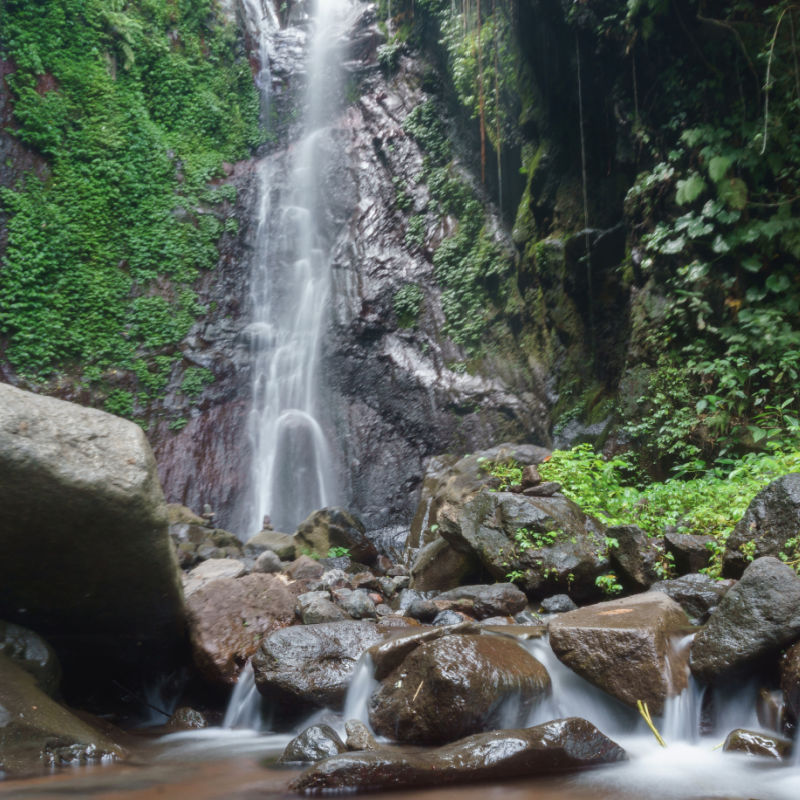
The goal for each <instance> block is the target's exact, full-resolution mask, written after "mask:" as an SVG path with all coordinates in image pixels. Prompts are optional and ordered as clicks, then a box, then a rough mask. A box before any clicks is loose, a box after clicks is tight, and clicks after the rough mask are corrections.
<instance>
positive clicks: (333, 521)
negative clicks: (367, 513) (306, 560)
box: [294, 508, 378, 564]
mask: <svg viewBox="0 0 800 800" xmlns="http://www.w3.org/2000/svg"><path fill="white" fill-rule="evenodd" d="M294 540H295V547H296V549H297V552H299V553H302V552H303V551H304V550H306V549H308V550H310V551H311V552H312V553H316V554H317V555H318V556H322V557H325V556H327V555H328V551H329V550H330V548H332V547H343V548H345V549H346V550H347V551H348V553H349V555H350V558H352V559H353V560H354V561H358V562H361V563H363V564H371V563H373V562H374V561H375V559H376V558H377V557H378V551H377V549H376V548H375V545H374V544H372V542H371V541H370V540H369V539H368V538H367V535H366V529H365V528H364V525H363V523H362V522H361V520H359V519H357V518H356V517H355V516H353V515H352V514H351V513H350V512H349V511H345V509H343V508H323V509H321V510H319V511H315V512H313V513H312V514H310V515H309V516H308V517H307V518H306V519H305V520H304V521H303V522H301V523H300V525H299V526H298V527H297V531H296V532H295V535H294Z"/></svg>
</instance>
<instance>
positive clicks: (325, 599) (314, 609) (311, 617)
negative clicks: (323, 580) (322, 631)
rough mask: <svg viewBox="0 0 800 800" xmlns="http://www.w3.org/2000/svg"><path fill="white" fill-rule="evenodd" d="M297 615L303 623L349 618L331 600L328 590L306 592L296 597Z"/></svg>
mask: <svg viewBox="0 0 800 800" xmlns="http://www.w3.org/2000/svg"><path fill="white" fill-rule="evenodd" d="M296 611H297V616H298V617H300V619H301V620H302V622H303V624H304V625H315V624H317V623H323V622H339V621H341V620H345V619H349V618H350V617H349V616H348V614H347V613H346V612H345V611H343V610H342V609H341V608H339V606H337V605H336V603H334V602H333V601H332V600H331V595H330V592H327V591H320V592H306V593H305V594H301V595H300V596H299V597H298V598H297V606H296Z"/></svg>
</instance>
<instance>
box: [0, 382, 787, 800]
mask: <svg viewBox="0 0 800 800" xmlns="http://www.w3.org/2000/svg"><path fill="white" fill-rule="evenodd" d="M0 393H2V401H3V402H2V403H0V478H2V480H0V487H2V488H0V491H1V492H2V493H3V494H2V497H0V500H1V501H2V502H1V503H0V507H2V508H3V509H4V514H3V516H2V520H3V528H2V531H1V532H0V534H1V535H0V540H1V541H2V547H3V548H4V555H5V558H4V559H3V561H2V568H3V570H5V572H4V581H3V589H2V592H0V600H2V602H3V605H2V612H1V613H2V617H3V618H4V619H5V622H4V624H3V626H2V631H1V633H2V638H0V646H1V649H2V653H0V670H2V673H3V679H2V682H0V687H1V688H0V707H1V708H2V714H0V763H2V769H3V772H4V775H5V777H6V778H7V779H9V780H7V782H5V783H0V794H2V793H8V792H11V793H12V796H32V797H35V796H38V795H37V794H36V793H37V792H41V791H44V792H45V793H48V792H50V791H51V790H50V789H42V787H43V786H46V785H50V784H42V783H41V780H42V778H35V777H32V778H31V780H30V782H23V783H22V784H20V783H19V782H18V781H17V780H16V776H36V775H37V774H38V775H42V773H47V772H52V771H53V770H55V769H57V768H58V767H61V766H72V767H75V766H80V769H79V770H77V771H75V770H72V771H71V772H70V773H69V776H67V777H65V776H62V777H58V776H53V777H51V778H50V779H48V780H50V781H52V782H53V783H52V787H53V788H52V791H53V792H55V793H58V792H61V791H64V792H71V793H73V794H74V792H75V791H78V792H79V793H80V792H81V791H84V790H82V789H80V788H76V786H78V787H79V786H80V785H81V784H80V783H77V784H73V783H72V782H73V781H84V780H85V781H87V784H86V786H87V788H86V790H85V794H86V796H104V795H103V794H102V792H104V791H107V790H108V792H112V791H117V790H119V791H120V792H124V791H129V790H130V791H133V789H132V788H131V787H132V786H134V785H135V784H136V781H137V780H138V781H139V786H140V788H141V791H142V792H143V794H140V795H133V794H132V795H131V796H142V797H145V796H149V795H148V794H147V792H151V791H156V787H158V786H161V787H162V788H163V787H165V786H167V787H169V786H174V787H178V786H182V787H183V788H180V789H178V788H175V793H171V794H169V795H168V796H171V797H172V796H175V797H177V796H182V795H181V794H180V792H186V793H188V794H191V795H192V796H193V797H200V796H208V797H228V796H238V795H237V794H235V793H234V792H233V790H231V791H228V792H227V793H226V791H221V790H220V789H219V788H218V786H219V783H218V782H217V781H218V780H222V778H219V775H227V776H228V778H227V780H228V781H229V782H230V783H231V785H234V786H235V787H236V792H239V793H240V794H241V796H263V794H264V793H267V794H270V793H285V792H287V791H292V792H300V793H315V792H320V791H328V790H353V789H360V790H363V791H367V790H369V791H381V790H385V789H397V788H399V787H406V788H408V789H411V788H413V789H417V788H421V787H424V786H433V787H440V786H444V785H447V784H464V785H467V786H469V785H470V784H472V783H474V782H476V781H489V782H498V781H503V782H505V781H508V780H510V779H512V778H513V779H516V778H525V779H527V778H530V777H532V776H536V777H537V778H543V777H544V776H547V775H553V774H560V775H568V776H570V777H569V778H568V779H567V778H562V779H560V780H562V781H564V782H563V783H555V784H554V783H547V784H542V785H543V786H545V787H548V788H546V789H545V790H543V791H545V792H550V791H551V790H552V791H555V792H556V795H557V796H563V797H580V796H582V794H581V793H588V795H587V796H593V795H594V796H597V795H599V796H607V793H608V792H612V793H615V794H620V795H621V796H626V793H627V796H631V797H659V796H665V797H666V796H670V797H672V796H677V797H687V798H689V797H707V796H724V797H740V796H741V797H759V798H762V799H763V798H776V799H777V800H783V798H789V797H796V796H797V792H798V791H799V790H800V758H798V755H797V753H796V748H795V746H794V741H795V739H796V725H797V718H798V714H799V713H800V703H799V702H798V697H800V616H799V615H798V611H797V609H798V608H800V602H798V601H799V600H800V577H798V575H797V574H796V573H795V572H794V570H793V569H792V568H791V567H790V566H788V565H787V564H785V563H783V562H782V561H781V560H780V559H779V558H777V557H776V556H777V555H778V553H777V552H774V550H775V548H780V547H782V546H783V542H784V540H785V539H786V538H790V537H791V535H794V532H796V529H797V525H798V523H800V517H798V506H797V505H796V504H794V505H793V502H792V498H793V497H794V496H795V486H796V483H797V482H800V476H796V475H788V476H785V477H783V478H781V479H779V480H778V481H776V482H774V483H773V484H771V485H770V486H769V487H767V488H766V489H765V490H764V491H763V492H762V493H761V494H759V495H758V496H757V497H756V498H754V500H753V503H752V504H751V507H750V509H749V510H748V512H747V514H746V515H745V517H744V519H743V521H742V523H741V525H740V526H738V527H737V533H736V536H737V537H742V536H749V537H750V538H749V539H746V541H753V542H755V545H754V547H756V548H758V549H757V551H756V552H755V556H757V557H754V558H753V559H752V561H749V562H747V561H745V563H743V564H740V565H739V566H737V565H736V564H732V566H731V567H730V568H729V572H730V573H731V575H732V577H731V578H729V579H726V580H724V581H713V580H712V579H710V578H708V577H707V576H705V575H704V574H702V573H698V572H696V570H697V569H698V568H700V567H701V566H703V565H702V564H701V563H698V562H699V556H698V552H699V551H698V549H697V546H696V545H697V542H694V541H686V540H681V539H677V538H673V541H671V542H667V541H666V540H648V539H646V538H645V539H642V537H643V534H642V533H641V531H638V529H636V528H633V527H630V526H628V527H626V528H616V529H606V528H604V527H603V526H602V525H601V524H600V523H599V522H598V521H597V520H594V519H592V518H591V517H589V516H587V515H586V514H584V513H583V511H582V510H581V509H580V508H578V507H577V506H576V505H575V504H574V503H572V502H571V501H569V500H567V498H566V497H564V496H563V495H562V494H561V492H560V488H561V487H559V486H558V485H557V484H546V483H543V482H542V481H541V480H540V479H539V478H538V474H537V471H536V468H535V467H536V463H537V462H539V461H541V460H543V459H544V458H546V456H547V452H546V451H544V450H542V449H541V448H534V447H530V446H516V445H502V446H499V447H497V448H494V449H493V450H491V451H486V452H484V453H481V454H474V455H472V456H468V457H465V458H463V459H460V460H459V459H438V460H434V462H433V463H432V467H431V470H430V472H429V475H428V478H427V479H426V483H425V488H424V490H423V493H422V497H421V501H420V507H419V510H418V513H417V516H416V518H415V520H414V524H413V525H412V526H411V530H410V531H409V535H408V538H407V541H406V542H405V543H402V541H401V540H400V539H401V538H402V537H400V538H397V537H395V538H387V537H376V536H372V535H370V534H369V533H368V532H367V531H366V530H365V529H364V526H363V525H362V524H361V523H360V521H359V520H358V519H357V518H356V517H354V516H353V515H352V514H350V513H349V512H347V511H346V510H344V509H322V510H320V511H318V512H315V513H313V514H312V515H311V516H310V517H309V518H308V519H307V520H306V521H305V522H304V523H302V524H301V525H300V526H299V527H298V529H297V530H296V531H293V532H290V533H289V532H280V531H275V530H272V529H270V528H269V527H267V528H265V529H264V530H263V531H261V532H259V533H258V534H256V535H255V536H253V537H251V538H250V539H249V540H248V541H247V542H244V543H242V542H240V541H239V540H238V538H237V537H235V536H233V535H232V534H231V533H229V532H227V531H224V530H222V529H219V528H217V527H215V525H214V514H213V510H206V512H204V514H202V515H197V514H195V513H194V512H192V511H190V510H189V509H186V508H183V507H180V506H170V507H168V506H166V504H165V503H164V499H163V495H161V493H160V489H159V487H158V482H157V480H155V477H154V476H155V465H154V462H153V460H152V455H151V454H150V453H149V448H148V447H147V446H146V442H145V441H144V439H143V437H141V435H140V434H139V433H137V430H138V429H137V428H136V427H135V426H133V425H131V424H130V423H126V422H124V421H122V420H118V419H116V418H113V417H110V416H109V415H107V414H103V413H101V412H96V411H87V410H86V409H81V408H79V407H77V406H72V405H70V404H68V403H64V402H62V401H57V400H53V399H49V398H42V397H35V396H32V395H28V394H27V393H24V392H21V391H19V390H17V389H13V388H11V387H5V386H0ZM509 455H513V456H514V457H515V459H516V460H517V461H518V462H519V463H520V464H522V465H523V466H524V470H523V478H522V480H521V482H520V483H519V484H516V485H511V486H504V485H497V479H496V478H493V477H492V475H491V472H489V471H487V470H486V469H485V468H484V467H482V466H481V465H482V464H484V463H485V461H486V460H490V461H497V460H498V459H502V458H506V457H508V456H509ZM792 514H794V515H795V516H792ZM521 531H524V533H520V532H521ZM611 534H613V536H612V535H611ZM92 537H94V538H92ZM609 538H613V539H614V540H616V541H617V542H618V546H617V547H614V548H611V549H609V548H608V546H607V545H606V544H605V543H606V542H607V540H608V539H609ZM738 540H739V539H738V538H736V539H734V541H738ZM666 547H670V548H673V550H674V552H676V553H677V552H681V553H682V555H681V558H680V559H679V558H675V559H674V560H675V563H676V564H677V563H680V564H684V565H686V568H687V572H686V574H677V575H675V576H674V577H671V578H670V579H668V580H663V579H662V578H663V574H662V570H661V569H659V557H660V553H661V552H662V548H666ZM751 549H752V548H751ZM501 559H502V560H501ZM693 559H694V560H693ZM732 560H733V559H730V560H729V561H732ZM609 569H614V570H615V573H616V574H617V575H618V576H619V580H620V581H622V582H623V584H624V585H625V587H626V590H627V592H628V594H626V596H623V597H621V598H617V599H612V600H608V599H603V597H602V594H601V592H600V589H598V582H597V580H596V578H597V576H598V575H603V574H606V573H607V572H608V570H609ZM690 570H691V571H690ZM677 572H678V573H680V572H681V569H680V568H679V569H678V570H677ZM508 574H512V575H513V576H514V582H513V583H512V582H509V581H508V580H505V578H506V576H507V575H508ZM25 576H28V579H29V580H30V581H31V582H32V583H31V585H30V586H29V585H28V581H26V580H23V577H25ZM42 587H44V588H42ZM34 631H35V632H34ZM156 656H158V657H156ZM87 712H88V713H87ZM92 713H93V714H95V715H98V714H99V715H101V716H92V715H91V714H92ZM648 715H652V725H653V727H654V728H655V729H656V730H657V731H658V732H659V734H660V735H662V736H663V738H664V740H665V743H666V745H667V747H666V748H662V747H660V746H659V745H658V743H657V742H656V738H655V736H654V734H653V733H652V732H651V730H650V729H649V727H648V724H647V723H646V722H645V719H644V717H646V716H648ZM143 723H148V724H149V726H150V727H146V728H145V730H147V731H148V736H150V737H152V735H153V734H155V735H157V736H159V737H160V738H158V739H157V740H156V741H152V739H150V740H148V741H146V742H144V741H143V740H142V738H141V734H137V735H136V736H134V737H133V738H132V737H131V731H132V729H133V728H134V727H135V726H136V725H139V726H141V725H142V724H143ZM264 759H266V762H265V763H266V766H263V765H262V766H256V763H255V761H258V760H264ZM254 760H255V761H254ZM199 762H202V763H203V765H204V766H203V768H202V770H201V771H202V772H203V774H207V775H208V776H209V777H208V780H207V781H206V786H205V788H204V789H203V791H205V792H212V793H211V794H208V793H206V794H202V792H201V791H200V790H199V789H198V788H196V782H195V783H193V781H195V780H196V776H195V775H193V774H189V775H187V773H186V770H187V765H188V764H197V763H199ZM278 763H279V764H283V765H285V766H286V768H287V769H289V772H281V773H274V772H271V771H267V770H268V768H269V769H274V768H275V766H276V764H278ZM92 765H94V766H92ZM114 765H116V766H114ZM270 765H271V766H270ZM600 766H602V767H603V768H602V769H599V767H600ZM197 769H199V768H197ZM214 769H217V770H219V772H218V773H217V775H218V777H217V778H213V779H212V778H211V777H210V772H209V771H211V772H213V770H214ZM239 769H241V770H242V771H243V774H245V775H247V776H254V775H256V773H257V770H259V769H261V770H265V771H264V772H263V773H262V774H260V776H259V777H254V778H253V781H252V782H250V777H248V778H247V780H246V785H242V783H241V782H240V780H239V779H238V778H236V777H235V774H236V770H239ZM300 769H302V770H303V771H302V772H299V770H300ZM87 770H88V771H87ZM98 770H99V771H98ZM189 772H190V773H191V772H193V769H190V770H189ZM134 773H136V775H137V776H138V778H135V779H134V776H133V774H134ZM648 775H649V776H650V777H647V776H648ZM653 776H656V777H653ZM658 776H663V777H658ZM187 781H188V783H187ZM654 781H655V785H653V782H654ZM693 782H694V783H693ZM694 784H697V785H694ZM109 786H112V787H113V786H116V787H117V788H116V789H113V788H112V789H109V788H108V787H109ZM190 786H194V787H195V788H188V787H190ZM70 787H71V788H70ZM212 787H214V788H212ZM167 791H170V792H171V791H172V790H171V789H168V790H167ZM465 791H467V790H466V789H465ZM509 791H512V792H513V790H509ZM559 793H561V794H560V795H559ZM115 796H117V795H115ZM119 796H126V795H125V794H120V795H119Z"/></svg>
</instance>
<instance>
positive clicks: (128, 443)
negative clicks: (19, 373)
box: [0, 384, 185, 688]
mask: <svg viewBox="0 0 800 800" xmlns="http://www.w3.org/2000/svg"><path fill="white" fill-rule="evenodd" d="M0 617H2V618H5V619H8V620H10V621H12V622H17V623H19V624H22V625H25V626H26V627H30V628H33V629H34V630H36V631H38V632H39V633H41V634H42V635H43V636H45V637H46V638H47V639H48V640H49V641H50V643H51V644H52V645H53V646H54V647H55V648H56V651H57V652H58V654H59V656H60V658H61V661H62V664H63V666H64V670H65V677H66V678H67V679H68V682H76V681H77V680H85V681H86V683H89V684H94V685H95V688H96V683H97V681H98V680H102V681H103V682H104V683H106V684H107V683H109V682H111V681H112V680H113V679H115V678H122V677H123V675H124V679H123V680H122V682H123V683H126V684H130V680H129V677H130V676H131V675H133V676H134V677H133V679H132V680H133V681H134V682H138V681H139V680H140V679H141V678H142V677H143V676H147V675H148V674H153V673H155V672H157V671H159V670H162V669H167V668H171V667H172V666H173V664H174V662H175V661H176V659H177V657H178V656H179V655H181V653H179V652H178V651H180V650H181V649H182V647H183V646H184V644H185V633H184V610H183V598H182V593H181V585H180V576H179V570H178V566H177V561H176V558H175V554H174V551H173V546H172V542H171V541H170V538H169V535H168V532H167V509H166V504H165V503H164V495H163V493H162V491H161V486H160V484H159V480H158V473H157V471H156V463H155V460H154V458H153V454H152V452H151V450H150V446H149V444H148V443H147V439H146V438H145V435H144V432H143V431H142V429H141V428H140V427H139V426H138V425H135V424H134V423H132V422H128V421H126V420H123V419H119V418H118V417H114V416H112V415H111V414H106V413H105V412H103V411H97V410H95V409H91V408H83V407H81V406H78V405H75V404H73V403H67V402H64V401H62V400H56V399H54V398H51V397H43V396H39V395H35V394H31V393H30V392H24V391H21V390H20V389H16V388H14V387H12V386H8V385H6V384H0Z"/></svg>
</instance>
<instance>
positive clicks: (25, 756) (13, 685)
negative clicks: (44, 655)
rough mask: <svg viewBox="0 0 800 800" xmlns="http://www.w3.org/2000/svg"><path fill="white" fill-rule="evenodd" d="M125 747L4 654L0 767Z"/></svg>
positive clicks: (95, 756) (33, 768)
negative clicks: (60, 701)
mask: <svg viewBox="0 0 800 800" xmlns="http://www.w3.org/2000/svg"><path fill="white" fill-rule="evenodd" d="M121 755H123V750H122V748H121V747H119V746H118V745H117V744H115V743H114V742H112V741H111V740H110V739H109V738H108V737H107V736H105V735H103V734H102V733H100V731H98V730H96V729H95V728H93V727H92V726H90V725H89V724H87V723H86V722H84V721H83V720H81V719H79V718H78V717H77V716H75V715H74V714H73V713H72V712H71V711H68V710H67V709H66V708H64V707H63V706H61V705H59V704H58V703H56V702H55V701H54V700H52V699H51V698H50V697H48V695H47V694H45V693H44V691H42V689H41V687H40V686H38V685H37V683H36V679H35V678H34V676H33V675H31V674H30V673H29V672H26V671H25V670H24V669H22V668H21V667H19V666H17V665H16V664H14V663H13V662H12V661H11V660H10V659H9V658H6V657H5V656H3V655H0V772H4V773H5V774H6V775H30V774H34V773H37V772H44V771H46V770H49V769H51V768H52V767H54V766H60V765H61V764H81V763H86V762H87V761H97V762H99V761H100V760H101V759H102V758H117V757H119V756H121Z"/></svg>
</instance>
